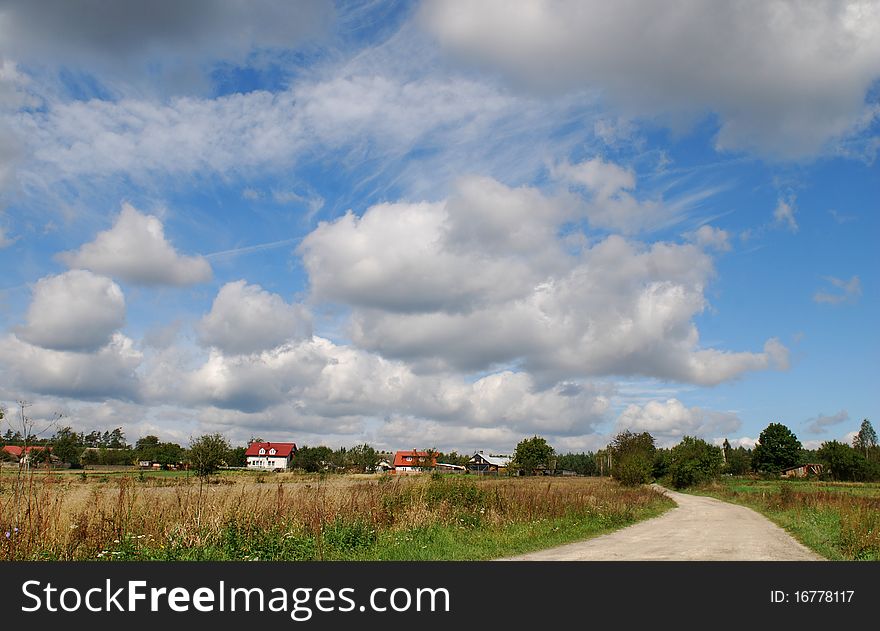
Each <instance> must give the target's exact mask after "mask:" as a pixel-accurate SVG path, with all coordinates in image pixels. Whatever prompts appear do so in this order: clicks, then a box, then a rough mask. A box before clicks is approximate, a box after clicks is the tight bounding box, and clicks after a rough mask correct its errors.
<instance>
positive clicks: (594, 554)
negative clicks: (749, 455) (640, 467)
mask: <svg viewBox="0 0 880 631" xmlns="http://www.w3.org/2000/svg"><path fill="white" fill-rule="evenodd" d="M658 488H660V487H658ZM661 490H662V491H663V492H665V493H666V494H667V495H668V496H669V497H670V498H672V499H673V500H674V501H675V502H676V503H677V504H678V506H677V507H676V508H673V509H672V510H670V511H668V512H666V513H665V514H663V515H661V516H660V517H656V518H654V519H649V520H648V521H643V522H640V523H638V524H635V525H633V526H629V527H628V528H624V529H623V530H618V531H616V532H613V533H610V534H607V535H602V536H601V537H596V538H595V539H589V540H587V541H581V542H578V543H570V544H567V545H564V546H559V547H556V548H550V549H548V550H540V551H538V552H531V553H529V554H524V555H521V556H518V557H512V558H509V559H503V560H509V561H821V560H823V559H822V557H820V556H819V555H817V554H816V553H814V552H812V551H811V550H810V549H809V548H807V547H806V546H804V545H802V544H800V543H799V542H797V541H796V540H795V539H794V538H792V537H791V535H789V534H788V533H787V532H785V531H784V530H783V529H782V528H780V527H779V526H777V525H776V524H774V523H772V522H771V521H769V520H768V519H767V518H765V517H763V516H762V515H759V514H758V513H756V512H755V511H753V510H751V509H748V508H745V507H743V506H736V505H734V504H728V503H726V502H722V501H720V500H716V499H713V498H710V497H697V496H694V495H685V494H683V493H676V492H674V491H669V490H666V489H662V488H661Z"/></svg>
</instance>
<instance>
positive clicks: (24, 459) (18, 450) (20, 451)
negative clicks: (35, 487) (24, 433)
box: [2, 445, 58, 465]
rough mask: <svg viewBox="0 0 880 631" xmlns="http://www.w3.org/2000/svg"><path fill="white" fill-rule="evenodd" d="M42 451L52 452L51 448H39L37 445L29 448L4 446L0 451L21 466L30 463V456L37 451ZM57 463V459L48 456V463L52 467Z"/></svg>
mask: <svg viewBox="0 0 880 631" xmlns="http://www.w3.org/2000/svg"><path fill="white" fill-rule="evenodd" d="M44 449H46V450H48V451H50V452H51V451H52V448H51V447H40V446H39V445H31V446H29V447H20V446H19V445H6V446H5V447H3V449H2V451H4V452H6V453H7V454H9V455H10V456H12V458H13V459H14V460H15V461H16V462H19V463H21V464H28V463H29V462H30V461H31V454H32V453H34V452H38V451H43V450H44ZM57 461H58V458H55V457H54V456H50V462H51V463H52V464H53V465H54V464H56V463H57Z"/></svg>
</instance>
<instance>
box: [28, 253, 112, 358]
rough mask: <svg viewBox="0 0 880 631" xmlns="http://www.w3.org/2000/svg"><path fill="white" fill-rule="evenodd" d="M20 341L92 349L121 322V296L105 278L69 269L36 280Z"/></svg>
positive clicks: (63, 348) (107, 338)
mask: <svg viewBox="0 0 880 631" xmlns="http://www.w3.org/2000/svg"><path fill="white" fill-rule="evenodd" d="M26 320H27V323H26V324H25V325H24V326H23V327H21V328H20V330H19V335H20V337H21V338H22V339H24V340H26V341H28V342H30V343H32V344H35V345H37V346H42V347H43V348H46V349H52V350H59V351H70V350H74V351H90V350H96V349H98V348H100V347H102V346H104V345H105V344H107V343H108V342H110V339H111V337H112V336H113V334H114V332H115V331H116V330H118V329H119V328H121V327H122V325H123V324H124V323H125V297H124V296H123V294H122V290H121V289H120V288H119V285H117V284H116V283H114V282H113V281H112V280H110V279H109V278H105V277H103V276H98V275H96V274H93V273H91V272H89V271H86V270H71V271H69V272H65V273H64V274H60V275H58V276H46V277H45V278H41V279H40V280H38V281H37V283H36V284H35V285H34V288H33V297H32V300H31V304H30V306H29V307H28V311H27V316H26Z"/></svg>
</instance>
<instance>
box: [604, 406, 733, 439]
mask: <svg viewBox="0 0 880 631" xmlns="http://www.w3.org/2000/svg"><path fill="white" fill-rule="evenodd" d="M741 425H742V422H741V421H740V419H739V417H737V415H736V414H733V413H731V412H716V411H712V410H704V409H702V408H699V407H692V408H688V407H686V406H685V405H684V404H683V403H682V402H681V401H679V400H678V399H667V400H666V401H650V402H648V403H646V404H645V405H642V406H640V405H634V404H633V405H629V406H627V407H626V409H625V410H624V411H623V412H622V413H621V414H620V416H619V417H618V419H617V430H618V431H623V430H627V429H628V430H630V431H633V432H636V433H639V432H649V433H650V434H651V435H652V436H654V438H655V439H657V441H658V443H660V444H661V445H664V446H668V445H674V444H675V443H677V442H679V441H680V440H681V437H682V436H696V437H698V438H703V439H704V440H706V439H709V440H711V439H712V438H714V437H716V436H718V435H725V434H728V433H730V432H735V431H737V430H738V429H739V428H740V426H741Z"/></svg>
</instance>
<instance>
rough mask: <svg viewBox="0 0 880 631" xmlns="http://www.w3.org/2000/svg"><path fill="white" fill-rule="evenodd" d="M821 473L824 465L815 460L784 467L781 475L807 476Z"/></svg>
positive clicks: (787, 476) (784, 476)
mask: <svg viewBox="0 0 880 631" xmlns="http://www.w3.org/2000/svg"><path fill="white" fill-rule="evenodd" d="M820 473H822V465H821V464H818V463H815V462H813V463H809V464H800V465H798V466H796V467H789V468H788V469H783V470H782V473H781V474H780V475H782V477H783V478H806V477H807V476H810V475H819V474H820Z"/></svg>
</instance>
